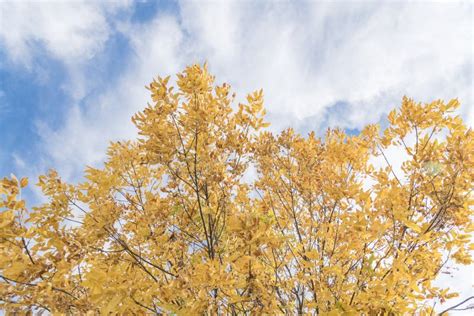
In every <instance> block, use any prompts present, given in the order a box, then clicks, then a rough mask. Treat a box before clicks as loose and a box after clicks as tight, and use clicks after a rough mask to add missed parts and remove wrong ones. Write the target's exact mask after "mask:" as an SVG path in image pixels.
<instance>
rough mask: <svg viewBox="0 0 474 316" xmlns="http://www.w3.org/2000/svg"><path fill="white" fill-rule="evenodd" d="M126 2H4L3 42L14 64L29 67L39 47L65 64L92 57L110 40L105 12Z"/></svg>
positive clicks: (1, 9)
mask: <svg viewBox="0 0 474 316" xmlns="http://www.w3.org/2000/svg"><path fill="white" fill-rule="evenodd" d="M126 5H128V4H127V2H126V1H121V2H118V1H108V2H107V4H106V5H104V4H103V3H102V4H101V3H100V2H98V1H96V2H93V1H82V2H81V1H2V3H0V14H1V19H0V43H1V44H3V45H4V46H5V47H6V52H7V53H8V57H10V58H11V59H12V60H13V61H14V62H18V63H22V64H25V65H28V64H29V62H30V61H31V58H32V57H33V56H34V54H36V53H38V49H39V47H40V46H42V48H44V49H45V50H46V51H47V52H48V53H49V54H50V55H52V56H53V57H54V58H58V59H60V60H63V61H66V62H73V61H76V60H84V59H90V58H92V57H93V56H94V55H95V54H96V53H97V52H98V51H100V50H101V49H102V47H103V45H104V42H105V41H106V40H107V38H108V37H109V33H110V27H109V25H108V23H107V20H106V16H105V14H106V13H111V12H114V11H116V10H117V9H119V8H120V7H124V6H126Z"/></svg>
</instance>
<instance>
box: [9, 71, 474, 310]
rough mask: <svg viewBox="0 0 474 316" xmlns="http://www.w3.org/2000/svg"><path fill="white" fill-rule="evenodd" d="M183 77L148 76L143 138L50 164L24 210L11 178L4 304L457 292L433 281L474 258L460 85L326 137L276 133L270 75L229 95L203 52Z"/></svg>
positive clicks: (402, 300)
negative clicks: (267, 104) (239, 99)
mask: <svg viewBox="0 0 474 316" xmlns="http://www.w3.org/2000/svg"><path fill="white" fill-rule="evenodd" d="M176 86H177V88H178V89H177V90H178V91H177V92H175V90H174V89H173V88H174V87H173V86H172V85H170V84H169V77H167V78H158V79H157V80H154V81H153V82H152V83H151V84H150V86H149V87H147V88H148V89H149V90H150V91H151V97H152V100H153V103H152V104H151V105H148V106H147V107H146V108H145V109H144V111H142V112H139V113H138V114H136V115H135V116H134V117H133V118H132V121H133V122H134V124H135V125H136V127H137V128H138V131H139V138H138V139H137V140H135V141H122V142H115V143H112V144H111V145H110V147H109V149H108V160H107V162H106V163H105V165H104V167H103V168H100V169H98V168H92V167H88V168H87V169H86V171H85V180H84V181H83V182H81V183H79V184H68V183H65V182H64V181H62V180H61V179H60V177H59V176H58V174H57V173H56V172H55V171H50V172H49V173H48V174H47V175H45V176H40V178H39V183H38V185H39V186H40V187H41V189H42V192H43V194H44V195H45V196H46V197H47V199H48V202H46V203H45V204H43V205H41V206H38V207H33V208H32V209H27V207H26V205H25V202H24V201H23V200H22V199H21V191H22V189H23V188H25V187H26V186H27V182H28V181H27V179H26V178H22V179H20V180H19V179H17V178H16V177H14V176H12V177H10V178H4V179H3V180H1V181H0V196H1V199H0V210H1V211H2V212H1V215H0V216H1V217H0V251H1V253H0V254H1V255H0V307H1V308H2V309H4V310H6V311H11V312H26V311H49V312H52V313H67V314H85V313H88V314H96V313H105V314H108V313H109V312H114V313H120V314H144V313H151V314H182V315H189V314H209V315H211V314H212V315H217V314H220V315H224V314H230V315H237V314H239V315H240V314H251V313H252V314H254V313H256V314H318V315H319V314H326V313H332V314H340V313H343V312H346V313H360V312H365V313H366V314H373V315H376V314H401V313H415V312H416V313H430V312H432V308H431V307H429V306H426V304H424V302H425V300H427V299H431V298H437V299H441V300H446V299H448V298H450V297H453V296H455V294H453V293H449V290H448V289H440V288H437V287H435V286H433V284H432V281H433V280H434V279H435V278H436V276H437V275H438V274H439V273H440V270H441V269H442V267H443V266H444V265H445V264H446V262H448V261H450V260H454V261H456V262H459V263H462V264H470V263H471V262H472V260H471V257H470V254H469V251H470V250H469V247H471V249H472V244H470V238H469V237H470V233H471V232H472V224H471V223H470V217H471V216H472V203H473V198H472V194H471V191H472V187H473V178H474V175H473V172H472V171H473V170H474V142H473V133H472V131H471V130H470V129H467V127H466V126H464V125H463V123H462V121H461V119H460V118H459V117H458V116H454V114H453V111H454V110H455V109H456V108H457V107H458V102H457V101H456V100H452V101H450V102H448V103H447V104H446V103H443V102H442V101H435V102H432V103H429V104H421V103H416V102H414V101H413V100H411V99H408V98H404V99H403V101H402V105H401V108H400V109H398V110H394V111H392V112H391V113H390V114H389V116H388V119H389V122H390V125H389V127H388V128H387V129H385V130H384V131H383V133H381V132H380V131H379V127H378V126H376V125H369V126H367V127H366V128H364V129H363V130H362V132H361V133H360V134H359V135H357V136H349V135H346V134H345V133H344V132H343V131H342V130H339V129H333V130H328V131H327V133H326V135H325V136H324V137H323V138H318V137H317V136H316V135H315V134H314V133H310V134H309V135H308V136H307V137H304V136H301V135H299V134H297V133H296V132H294V131H293V130H292V129H287V130H285V131H283V132H282V133H280V134H278V135H273V134H271V133H269V132H267V131H265V130H264V129H265V127H266V126H267V123H265V122H264V119H263V116H264V113H265V111H264V109H263V93H262V91H261V90H260V91H257V92H254V93H252V94H249V95H248V96H247V100H246V102H245V104H238V106H236V107H233V102H234V95H233V94H231V91H230V87H229V85H227V84H223V85H215V84H214V77H212V76H211V75H210V74H209V73H208V70H207V68H206V66H204V67H201V66H199V65H194V66H190V67H188V68H186V69H185V70H184V72H182V73H180V74H178V75H177V81H176ZM390 148H392V149H393V148H396V149H398V150H399V151H400V152H403V153H404V155H405V157H406V161H405V162H403V164H402V165H401V168H399V169H400V170H399V169H398V168H395V167H394V166H393V165H392V164H391V163H392V162H393V157H390V155H387V154H386V153H387V151H390ZM392 151H393V150H392ZM380 160H382V161H383V163H384V166H383V167H381V168H378V167H376V165H375V163H376V162H377V161H380ZM250 167H252V168H254V169H255V170H256V173H257V175H256V176H255V177H254V179H252V180H251V181H249V180H248V177H246V178H245V177H244V176H246V174H247V173H248V170H249V168H250Z"/></svg>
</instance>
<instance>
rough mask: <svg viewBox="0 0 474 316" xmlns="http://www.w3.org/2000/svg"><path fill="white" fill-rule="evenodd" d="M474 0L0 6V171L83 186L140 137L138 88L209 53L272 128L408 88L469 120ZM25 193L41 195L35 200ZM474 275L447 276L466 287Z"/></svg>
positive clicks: (392, 96) (383, 107) (371, 119)
mask: <svg viewBox="0 0 474 316" xmlns="http://www.w3.org/2000/svg"><path fill="white" fill-rule="evenodd" d="M473 10H474V8H473V4H472V2H469V1H468V2H459V3H455V2H449V3H448V2H427V1H423V2H416V3H414V2H394V1H387V2H383V3H380V2H375V1H374V2H354V1H350V2H349V1H334V2H290V1H279V2H263V1H237V2H218V3H217V2H189V1H114V2H113V1H97V2H92V1H89V2H79V1H69V2H66V1H61V2H60V1H34V2H25V1H5V0H2V1H0V175H7V174H10V173H11V172H13V173H15V174H17V175H19V176H25V175H26V176H36V175H38V174H40V173H44V172H45V171H46V170H47V169H49V168H51V167H55V168H56V169H58V170H59V172H60V173H61V174H62V175H63V177H64V178H66V179H68V180H70V181H75V180H77V179H78V178H79V177H80V175H81V172H82V170H83V168H84V166H85V165H99V164H100V163H101V162H102V161H103V159H104V153H105V148H106V146H107V144H108V142H109V141H110V140H117V139H124V138H131V137H134V135H135V133H136V131H135V129H134V127H133V125H132V124H131V122H130V117H131V115H132V114H133V113H135V112H137V111H138V110H140V109H142V108H143V107H144V106H145V105H146V102H147V101H148V100H149V98H148V94H147V90H145V89H144V85H146V84H147V83H149V82H150V81H151V80H152V78H153V77H156V76H157V75H163V76H164V75H168V74H175V73H176V72H178V71H180V70H182V69H183V68H184V67H185V66H186V65H188V64H191V63H196V62H199V63H202V62H204V61H207V62H208V63H209V66H210V69H211V71H212V72H213V73H214V74H215V75H216V76H217V81H219V82H224V81H225V82H228V83H230V84H231V85H232V86H233V87H234V89H235V91H236V92H237V94H238V95H240V96H243V95H245V94H246V93H247V92H251V91H253V90H255V89H259V88H263V89H264V93H265V100H266V108H267V111H268V119H269V120H270V121H271V122H272V124H273V125H272V127H271V128H272V129H273V130H274V131H278V130H281V129H282V128H284V127H286V126H290V125H291V126H293V127H294V128H295V129H297V130H298V131H300V132H302V133H306V132H308V131H310V130H315V131H316V132H318V133H320V132H321V131H323V130H324V129H326V128H327V127H328V126H330V127H336V126H338V127H341V128H344V129H346V130H347V131H348V132H350V133H357V131H358V130H360V129H361V127H363V126H364V125H365V124H367V123H381V124H382V125H383V124H384V123H385V116H386V114H387V113H388V111H389V110H391V109H392V108H393V107H396V106H397V105H398V104H399V103H400V100H401V98H402V96H403V95H407V96H409V97H413V98H415V99H416V100H418V101H421V102H429V101H432V100H435V99H440V98H441V99H445V100H448V99H451V98H458V99H459V100H460V101H461V104H462V107H461V109H460V114H461V115H462V116H463V118H464V119H465V120H466V122H468V124H470V125H471V126H472V125H473V122H474V113H473V107H472V103H473V94H472V90H473V30H472V27H473V23H474V22H473ZM31 199H34V195H33V194H32V197H31ZM472 273H473V269H472V268H471V269H462V270H460V271H458V272H457V273H455V277H452V278H448V277H445V279H446V280H444V281H443V282H448V283H450V284H452V285H453V286H454V287H455V288H459V289H460V290H462V291H463V295H464V296H465V295H468V294H469V292H470V291H471V292H472V283H471V284H468V285H466V283H469V282H466V278H467V279H469V278H470V277H472V276H473V275H472Z"/></svg>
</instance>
